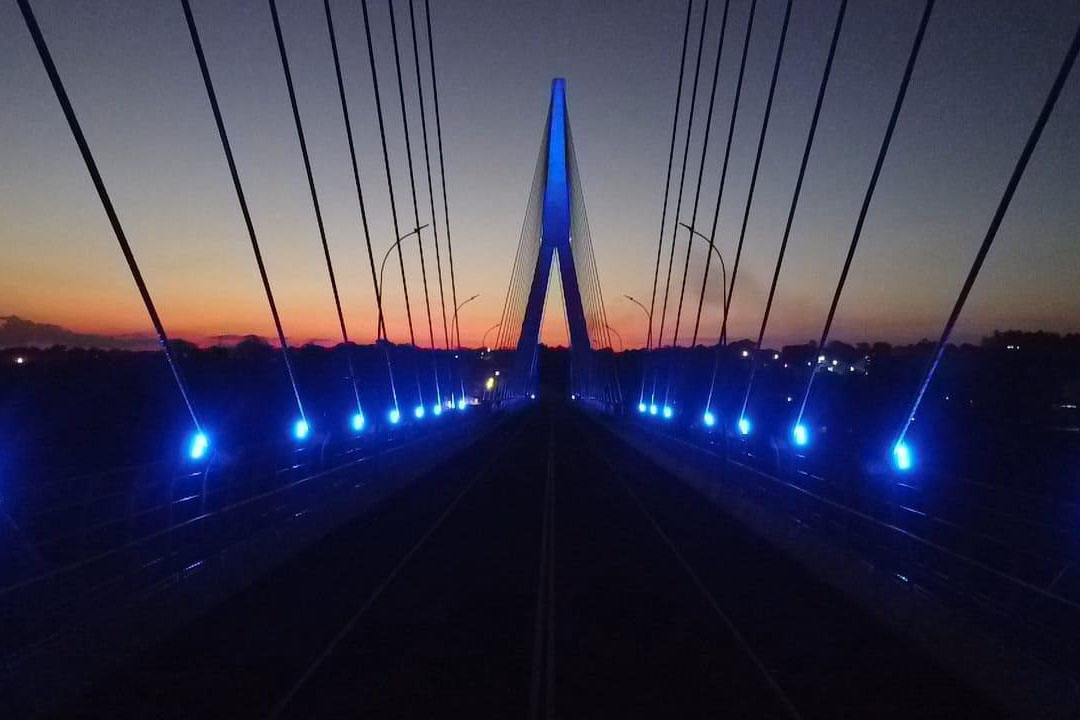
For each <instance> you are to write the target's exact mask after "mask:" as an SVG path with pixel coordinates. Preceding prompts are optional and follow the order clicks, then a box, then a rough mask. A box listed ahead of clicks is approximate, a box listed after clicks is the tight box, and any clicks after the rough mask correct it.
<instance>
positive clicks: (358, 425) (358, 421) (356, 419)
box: [349, 412, 364, 432]
mask: <svg viewBox="0 0 1080 720" xmlns="http://www.w3.org/2000/svg"><path fill="white" fill-rule="evenodd" d="M349 425H351V426H352V429H353V432H360V431H361V430H363V429H364V413H362V412H358V413H356V414H355V415H353V416H352V420H350V421H349Z"/></svg>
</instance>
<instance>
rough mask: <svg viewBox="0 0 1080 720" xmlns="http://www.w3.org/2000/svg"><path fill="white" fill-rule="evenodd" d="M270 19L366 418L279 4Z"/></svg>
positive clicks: (348, 358) (350, 365) (350, 368)
mask: <svg viewBox="0 0 1080 720" xmlns="http://www.w3.org/2000/svg"><path fill="white" fill-rule="evenodd" d="M269 4H270V17H271V19H272V20H273V23H274V37H275V38H276V39H277V46H278V53H279V54H280V55H281V69H282V72H283V73H284V74H285V86H286V88H288V91H289V105H290V106H291V107H292V114H293V121H294V122H295V124H296V139H297V141H298V142H299V143H300V156H301V157H302V158H303V161H304V173H305V175H306V176H307V181H308V190H310V191H311V206H312V208H313V209H314V211H315V224H316V225H317V226H318V228H319V239H320V240H321V241H322V249H323V256H324V257H325V258H326V272H327V274H328V275H329V276H330V289H331V290H332V291H333V294H334V308H335V309H336V310H337V317H338V325H339V326H340V328H341V341H342V342H343V343H344V344H345V361H346V364H347V366H348V371H349V383H350V384H351V385H352V390H353V396H354V398H355V399H356V409H357V412H359V413H361V415H362V414H363V406H362V405H361V403H360V388H359V386H358V384H357V380H356V371H355V369H354V368H353V361H352V349H351V348H350V347H349V331H348V330H347V329H346V327H345V313H344V312H342V310H341V296H340V294H339V293H338V285H337V278H336V277H335V275H334V263H333V260H331V259H330V243H329V242H328V241H327V239H326V226H325V225H324V223H323V216H322V208H320V206H319V194H318V193H317V192H316V190H315V175H314V174H313V173H312V171H311V157H310V156H309V155H308V148H307V139H306V138H305V137H304V125H303V123H302V122H301V120H300V108H299V106H298V104H297V102H296V88H295V87H294V86H293V79H292V72H291V71H290V70H289V56H288V53H286V51H285V38H284V36H283V35H282V32H281V19H280V18H279V17H278V11H277V0H269Z"/></svg>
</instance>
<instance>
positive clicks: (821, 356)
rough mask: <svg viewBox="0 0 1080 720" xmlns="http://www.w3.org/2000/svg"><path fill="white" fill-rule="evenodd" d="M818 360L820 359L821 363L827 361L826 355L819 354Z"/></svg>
mask: <svg viewBox="0 0 1080 720" xmlns="http://www.w3.org/2000/svg"><path fill="white" fill-rule="evenodd" d="M817 361H818V362H819V363H823V362H825V356H824V355H818V356H817Z"/></svg>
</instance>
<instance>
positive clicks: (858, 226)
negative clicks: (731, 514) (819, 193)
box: [795, 0, 934, 424]
mask: <svg viewBox="0 0 1080 720" xmlns="http://www.w3.org/2000/svg"><path fill="white" fill-rule="evenodd" d="M933 8H934V0H927V3H926V5H925V6H924V8H923V14H922V18H921V19H920V21H919V27H918V29H917V30H916V32H915V40H914V42H913V43H912V46H911V52H910V53H909V54H908V60H907V65H906V66H905V67H904V74H903V76H902V78H901V80H900V88H899V90H898V91H897V93H896V100H895V101H894V102H893V108H892V113H891V114H890V115H889V122H888V125H886V127H885V137H884V138H882V140H881V148H880V149H879V150H878V155H877V160H876V161H875V162H874V170H873V172H871V173H870V182H869V184H868V185H867V187H866V193H865V195H864V196H863V201H862V206H861V207H860V208H859V218H858V220H856V221H855V231H854V232H853V233H852V235H851V243H850V244H849V245H848V250H847V256H846V257H845V258H844V265H843V268H842V269H841V270H840V279H839V280H838V281H837V283H836V290H835V291H834V292H833V297H832V303H831V304H830V305H829V312H828V314H827V315H826V317H825V327H824V328H823V329H822V331H821V340H820V341H819V342H818V351H819V352H824V351H825V344H826V343H827V342H828V340H829V331H830V330H831V329H832V323H833V318H834V317H835V316H836V308H837V306H838V305H839V304H840V295H841V294H842V293H843V291H844V284H845V283H846V282H847V277H848V272H849V271H850V270H851V261H852V259H853V258H854V257H855V249H856V248H857V247H858V245H859V239H860V238H861V237H862V230H863V224H864V223H865V222H866V215H867V213H868V211H869V210H870V202H871V200H873V198H874V191H875V189H876V188H877V182H878V178H879V177H880V176H881V169H882V167H883V166H884V165H885V157H886V156H887V155H888V152H889V145H890V144H891V143H892V136H893V132H894V131H895V130H896V123H897V120H898V119H899V118H900V110H901V108H902V107H903V105H904V98H905V97H906V96H907V90H908V85H909V84H910V82H911V76H912V73H913V72H914V70H915V61H916V60H917V59H918V57H919V49H920V48H921V47H922V41H923V37H924V36H925V35H926V26H927V24H928V23H929V22H930V13H931V11H932V10H933ZM818 367H819V365H818V364H815V365H814V367H813V369H811V371H810V377H809V378H808V379H807V381H806V387H805V389H804V390H803V394H802V399H801V400H800V401H799V411H798V413H797V414H796V416H795V418H796V419H795V422H796V424H798V423H799V422H801V421H802V418H803V413H804V412H806V403H807V401H808V399H809V397H810V388H811V386H812V385H813V383H814V376H816V375H817V373H818Z"/></svg>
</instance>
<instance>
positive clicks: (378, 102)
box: [360, 0, 420, 345]
mask: <svg viewBox="0 0 1080 720" xmlns="http://www.w3.org/2000/svg"><path fill="white" fill-rule="evenodd" d="M360 9H361V10H362V11H363V17H364V36H365V38H366V39H367V49H368V64H369V65H370V66H371V85H372V89H373V90H374V92H375V115H376V117H377V118H378V120H379V140H380V141H381V142H382V153H383V167H384V169H385V171H386V189H387V192H388V193H389V195H390V217H391V219H392V220H393V225H394V242H395V243H396V244H397V256H398V266H399V267H400V269H401V288H402V291H403V293H404V295H405V316H406V317H407V318H408V320H409V342H410V343H411V344H412V345H416V335H415V333H414V332H413V321H412V308H411V307H410V305H409V283H408V280H407V279H406V276H405V255H404V253H403V251H402V249H401V243H400V242H399V239H400V238H401V229H400V227H399V226H398V214H397V203H396V201H395V199H394V180H393V175H392V173H391V171H390V149H389V148H388V147H387V144H386V122H385V120H384V118H383V110H382V95H381V93H380V92H379V73H378V70H377V69H376V67H375V46H374V45H373V44H372V42H371V20H370V18H369V17H368V6H367V0H360ZM419 224H420V223H417V226H419ZM385 289H386V288H379V290H380V293H381V292H382V291H384V290H385Z"/></svg>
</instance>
